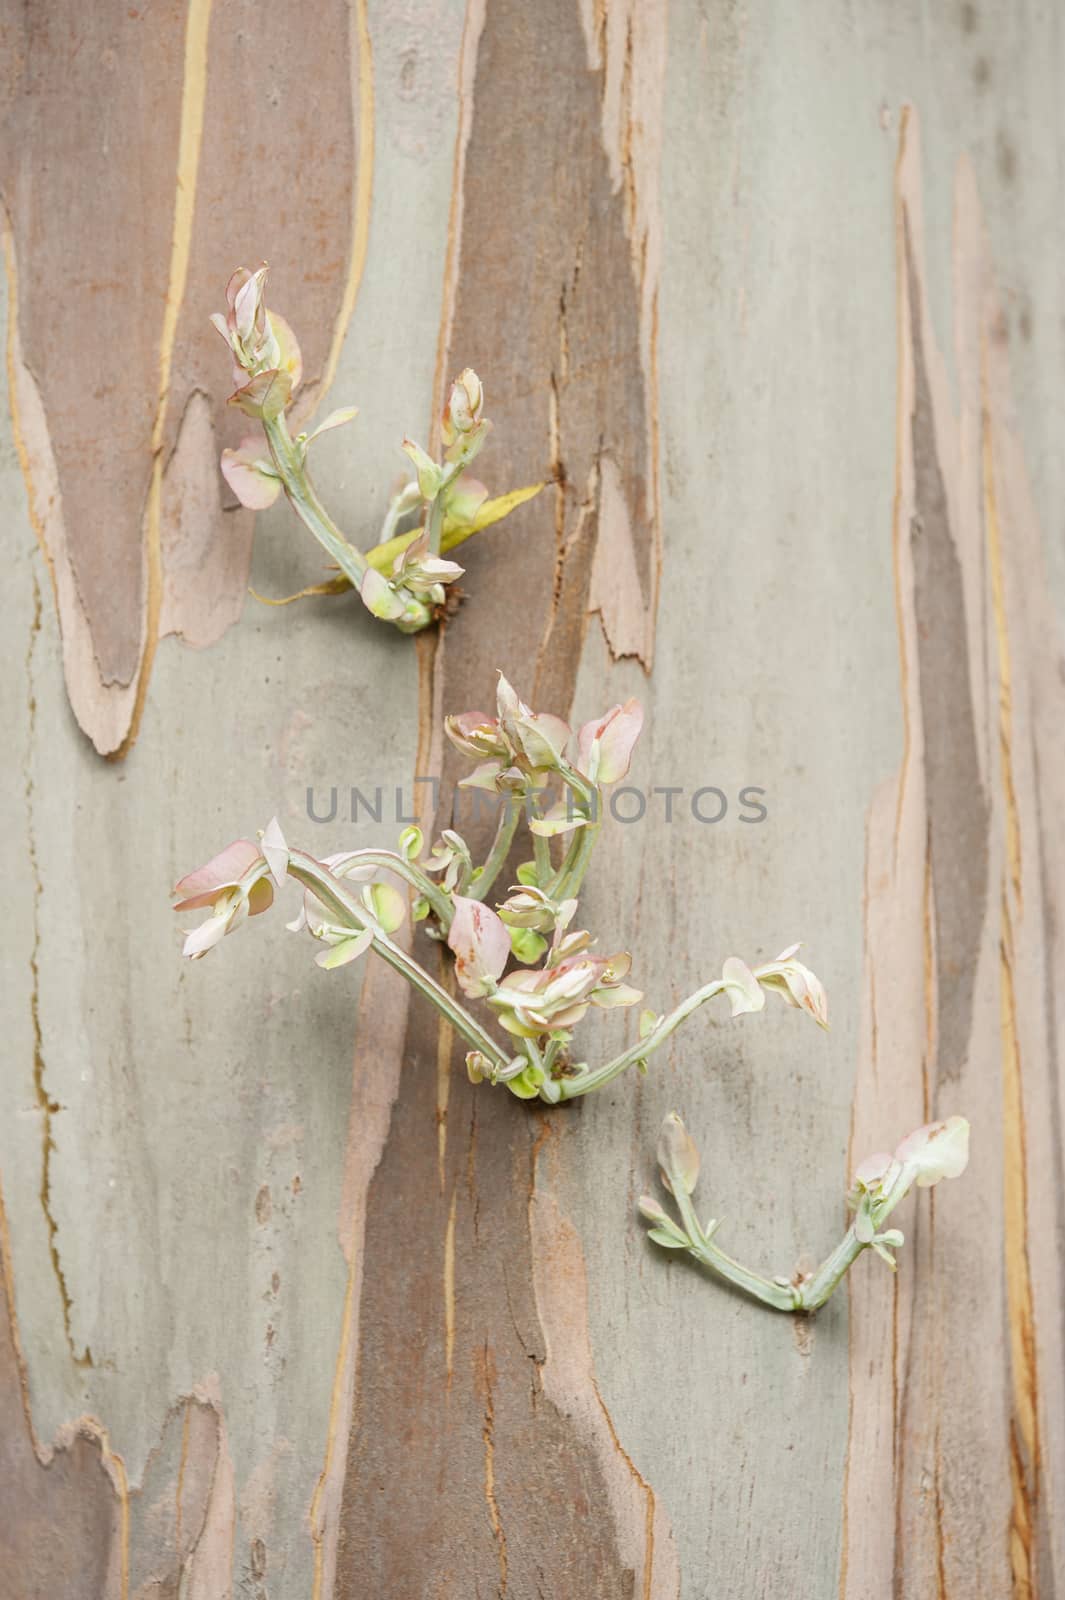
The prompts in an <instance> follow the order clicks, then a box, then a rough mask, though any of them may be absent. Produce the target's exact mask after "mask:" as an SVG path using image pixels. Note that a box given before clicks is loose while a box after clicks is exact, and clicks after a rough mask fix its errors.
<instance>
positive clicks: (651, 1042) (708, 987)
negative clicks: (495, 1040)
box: [561, 978, 725, 1100]
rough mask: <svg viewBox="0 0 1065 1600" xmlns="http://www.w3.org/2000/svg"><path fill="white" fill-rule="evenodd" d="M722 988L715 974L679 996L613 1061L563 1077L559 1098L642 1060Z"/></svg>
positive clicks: (590, 1086) (587, 1090)
mask: <svg viewBox="0 0 1065 1600" xmlns="http://www.w3.org/2000/svg"><path fill="white" fill-rule="evenodd" d="M724 988H725V983H724V980H723V979H721V978H715V979H714V981H713V983H707V984H704V985H703V987H702V988H701V989H696V991H695V993H694V994H690V995H689V996H688V998H687V1000H682V1001H681V1003H680V1005H679V1006H677V1007H676V1009H675V1010H674V1011H670V1012H669V1013H668V1015H667V1016H664V1017H661V1018H659V1020H658V1022H657V1023H656V1024H655V1026H654V1027H653V1028H652V1029H651V1031H650V1033H649V1034H647V1035H646V1037H645V1038H643V1039H638V1040H637V1042H636V1043H635V1044H634V1045H630V1047H629V1048H628V1050H624V1051H623V1052H622V1053H621V1055H619V1056H615V1057H614V1059H613V1061H608V1062H606V1064H605V1065H604V1066H601V1067H596V1068H595V1069H594V1071H592V1072H585V1073H582V1075H581V1076H580V1077H579V1078H563V1079H562V1083H561V1088H562V1099H563V1100H574V1099H576V1097H577V1096H578V1095H582V1094H590V1093H591V1091H592V1090H593V1089H601V1088H602V1086H603V1084H604V1083H609V1082H610V1081H611V1079H613V1078H616V1077H618V1076H619V1075H620V1074H621V1073H622V1072H624V1071H625V1069H626V1068H627V1067H631V1066H632V1065H633V1064H634V1062H637V1061H645V1060H646V1059H647V1057H648V1056H650V1055H653V1054H654V1052H655V1051H656V1050H658V1049H660V1048H661V1046H662V1045H664V1044H665V1042H666V1040H667V1039H668V1038H669V1036H670V1034H671V1033H673V1032H674V1031H675V1030H676V1029H677V1028H679V1027H680V1025H681V1023H682V1022H684V1021H685V1020H686V1019H687V1018H688V1017H690V1016H691V1014H692V1012H693V1011H698V1009H699V1007H700V1006H702V1005H705V1004H706V1002H707V1001H708V1000H712V999H713V998H714V996H715V995H718V994H721V993H722V991H723V990H724Z"/></svg>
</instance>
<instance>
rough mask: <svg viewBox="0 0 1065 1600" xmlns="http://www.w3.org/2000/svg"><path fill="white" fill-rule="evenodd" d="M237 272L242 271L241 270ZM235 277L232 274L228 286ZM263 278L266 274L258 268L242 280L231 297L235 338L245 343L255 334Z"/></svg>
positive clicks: (263, 284) (227, 293) (227, 292)
mask: <svg viewBox="0 0 1065 1600" xmlns="http://www.w3.org/2000/svg"><path fill="white" fill-rule="evenodd" d="M239 270H240V271H243V270H244V269H243V268H241V269H239ZM236 277H237V273H234V274H233V277H232V278H230V280H229V281H230V284H233V283H234V281H235V279H236ZM265 277H266V274H265V273H264V272H263V270H262V268H261V267H260V269H259V271H258V272H256V273H253V274H249V275H248V276H247V277H246V278H245V279H244V281H243V283H241V284H240V285H239V286H238V288H237V290H236V293H235V294H234V296H233V300H232V306H233V323H234V327H235V329H236V332H237V336H238V337H239V338H240V339H241V340H242V341H243V342H245V343H246V342H247V341H248V340H249V339H250V338H251V336H252V334H253V333H254V332H255V318H256V315H257V313H258V310H259V302H260V300H261V299H262V294H263V289H264V287H265ZM226 296H227V298H228V296H229V291H228V289H227V290H226Z"/></svg>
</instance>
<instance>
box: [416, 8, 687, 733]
mask: <svg viewBox="0 0 1065 1600" xmlns="http://www.w3.org/2000/svg"><path fill="white" fill-rule="evenodd" d="M665 29H666V12H665V6H664V5H663V4H661V3H659V0H651V3H647V4H641V5H636V4H635V0H621V3H614V0H611V3H609V4H605V5H601V6H596V7H594V14H593V7H592V6H591V5H588V4H584V3H582V0H547V3H545V4H542V5H536V6H525V5H520V4H516V3H508V4H496V5H492V6H488V7H487V8H486V6H485V3H484V0H470V4H469V7H468V12H467V26H466V40H465V51H464V60H463V70H462V83H463V89H464V100H463V115H462V126H461V130H460V142H459V151H458V157H457V170H456V181H455V194H454V200H453V215H452V226H451V249H450V259H449V264H448V275H447V282H446V283H445V290H444V294H445V313H444V330H443V341H442V350H441V356H442V360H441V365H440V370H439V372H438V377H439V379H440V381H441V384H442V383H443V381H444V379H445V378H446V377H447V375H448V373H449V372H450V370H451V368H452V367H458V366H463V365H466V364H470V365H472V366H474V367H476V368H477V370H478V371H481V372H484V373H485V374H486V376H487V379H488V382H489V403H490V408H491V413H492V416H493V418H494V419H495V421H496V424H497V432H496V433H495V434H494V436H493V466H492V470H493V473H495V474H496V475H497V476H498V478H499V480H500V481H501V482H502V481H504V480H505V481H507V482H515V483H519V482H520V483H525V482H533V481H535V480H536V479H537V478H541V477H553V478H554V479H555V483H556V490H555V518H554V528H553V530H552V529H551V528H550V526H549V525H548V524H547V522H546V513H547V506H548V504H549V502H548V499H547V496H546V495H545V496H544V497H543V499H542V500H541V501H538V502H537V503H536V506H535V507H534V508H533V509H532V510H531V511H529V512H526V513H524V515H525V518H526V526H527V527H528V528H529V530H530V533H529V537H528V538H527V539H526V540H525V542H524V544H523V545H519V542H518V540H517V538H516V537H515V536H514V535H513V534H511V535H508V536H507V540H506V544H505V546H500V545H499V544H496V543H494V542H492V541H488V542H487V543H486V544H485V546H484V548H483V549H480V550H477V549H471V551H470V555H469V558H468V567H469V572H470V580H469V588H470V590H471V592H472V593H473V594H474V595H475V596H476V605H477V612H478V615H479V617H480V618H481V621H482V624H483V623H484V620H485V618H486V617H487V616H489V615H490V614H491V613H492V611H493V609H496V610H498V609H499V608H500V607H501V606H503V605H504V603H505V596H506V594H507V593H513V592H515V588H517V589H518V590H519V592H522V593H527V594H529V595H530V596H532V595H540V594H548V595H551V594H553V596H554V600H553V604H552V605H551V607H550V608H549V610H548V612H547V614H546V616H542V615H541V614H540V611H539V608H538V606H537V605H535V604H534V606H533V607H532V610H531V612H530V614H529V616H527V617H525V618H522V617H513V618H511V637H512V639H513V640H514V644H515V658H517V657H519V656H520V657H522V658H523V659H524V660H533V661H535V662H536V663H537V673H536V682H535V684H534V685H533V684H528V683H527V684H526V686H525V691H526V694H527V696H532V698H534V699H536V700H537V701H538V703H542V704H544V705H548V704H551V705H562V704H564V703H565V701H566V699H567V697H568V695H569V693H570V683H569V681H568V679H567V676H566V667H567V663H569V662H571V661H572V660H573V659H574V657H575V654H576V651H577V650H578V648H579V644H580V639H581V637H582V634H583V630H584V627H585V625H586V617H587V613H588V611H589V610H598V611H599V612H600V614H601V616H602V620H603V627H604V631H605V633H606V636H607V641H608V643H609V645H610V647H611V649H612V651H613V653H614V654H615V656H620V655H635V656H638V657H639V659H640V660H641V661H642V662H643V664H644V666H645V667H647V668H648V669H649V668H650V665H651V660H652V656H653V649H654V617H655V607H656V604H657V593H658V569H659V540H660V530H659V511H658V423H657V388H656V383H657V376H656V354H655V346H656V326H657V304H658V277H659V256H660V225H659V219H658V198H657V197H658V154H659V145H660V139H661V101H662V93H663V78H664V72H665ZM530 129H535V130H536V136H535V138H531V137H530ZM530 474H531V476H530ZM515 569H517V571H516V570H515ZM516 580H517V581H516ZM480 692H481V694H482V696H483V693H484V690H483V688H482V689H481V691H480Z"/></svg>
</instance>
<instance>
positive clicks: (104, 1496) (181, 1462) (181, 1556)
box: [0, 1193, 236, 1600]
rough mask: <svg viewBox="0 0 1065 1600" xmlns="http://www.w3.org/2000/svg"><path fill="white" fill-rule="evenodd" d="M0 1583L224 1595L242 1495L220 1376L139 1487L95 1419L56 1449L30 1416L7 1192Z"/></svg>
mask: <svg viewBox="0 0 1065 1600" xmlns="http://www.w3.org/2000/svg"><path fill="white" fill-rule="evenodd" d="M0 1483H2V1485H3V1516H2V1517H0V1585H2V1593H3V1596H4V1600H38V1597H39V1596H42V1595H48V1596H49V1597H51V1596H55V1597H56V1600H59V1597H60V1596H61V1597H62V1600H178V1596H179V1595H182V1596H185V1595H187V1596H189V1597H190V1600H229V1596H230V1595H231V1594H232V1566H233V1548H232V1541H233V1528H234V1524H235V1516H236V1511H235V1496H234V1479H233V1465H232V1461H231V1459H230V1454H229V1446H228V1442H227V1438H226V1427H225V1422H224V1419H223V1416H222V1406H221V1397H220V1395H219V1392H218V1385H217V1382H216V1380H214V1379H208V1380H207V1382H205V1383H204V1384H202V1385H200V1386H198V1387H197V1388H196V1389H195V1390H194V1391H193V1393H192V1394H191V1395H189V1396H188V1397H187V1398H186V1399H184V1400H183V1401H181V1402H180V1403H179V1404H178V1405H176V1406H174V1407H173V1408H172V1409H171V1410H170V1411H169V1412H168V1414H167V1416H166V1418H165V1419H164V1423H163V1428H162V1433H161V1436H160V1439H159V1443H158V1444H157V1445H156V1447H155V1448H154V1449H153V1450H152V1453H151V1455H150V1457H149V1459H148V1463H147V1466H146V1468H145V1472H144V1480H143V1482H142V1484H141V1485H140V1487H139V1488H138V1489H135V1490H131V1489H130V1487H129V1485H128V1483H127V1481H126V1469H125V1465H124V1463H123V1460H122V1457H121V1456H120V1455H118V1454H117V1453H116V1452H115V1451H114V1450H112V1448H111V1444H110V1440H109V1439H108V1436H107V1432H106V1430H105V1429H104V1428H103V1427H102V1426H101V1424H100V1423H99V1422H98V1421H97V1420H96V1419H95V1418H94V1417H87V1416H85V1417H79V1418H78V1419H77V1420H76V1421H74V1422H70V1423H67V1424H66V1425H65V1426H64V1427H63V1428H62V1429H61V1430H60V1432H59V1433H58V1434H57V1436H56V1438H55V1440H54V1441H53V1443H52V1444H51V1445H50V1446H47V1445H44V1444H43V1443H42V1442H41V1440H39V1439H38V1437H37V1434H36V1432H35V1430H34V1426H33V1419H32V1416H31V1413H30V1403H29V1393H28V1389H27V1384H26V1372H25V1366H24V1363H23V1359H22V1351H21V1348H20V1345H19V1335H18V1322H17V1320H16V1315H15V1289H14V1281H13V1278H12V1273H11V1252H10V1249H9V1245H8V1236H7V1218H6V1214H5V1212H4V1204H3V1195H2V1193H0Z"/></svg>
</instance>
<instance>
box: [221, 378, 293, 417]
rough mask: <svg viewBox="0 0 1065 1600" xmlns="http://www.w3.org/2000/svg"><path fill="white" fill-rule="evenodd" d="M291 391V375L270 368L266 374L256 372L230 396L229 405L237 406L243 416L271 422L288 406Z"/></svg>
mask: <svg viewBox="0 0 1065 1600" xmlns="http://www.w3.org/2000/svg"><path fill="white" fill-rule="evenodd" d="M292 390H293V382H292V377H291V374H290V373H288V372H285V371H282V370H281V369H280V368H277V367H271V368H270V370H269V371H268V372H257V373H256V374H255V377H254V378H251V379H250V380H249V381H248V382H247V383H246V384H245V385H244V387H243V388H242V389H238V390H237V392H236V394H231V395H230V397H229V404H230V405H231V406H238V407H239V408H240V410H241V411H243V412H244V414H245V416H248V417H258V418H261V419H262V421H264V422H272V421H273V420H274V419H275V418H276V417H279V416H280V415H281V413H282V411H284V409H285V407H286V406H287V405H288V402H289V400H290V398H291V395H292Z"/></svg>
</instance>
